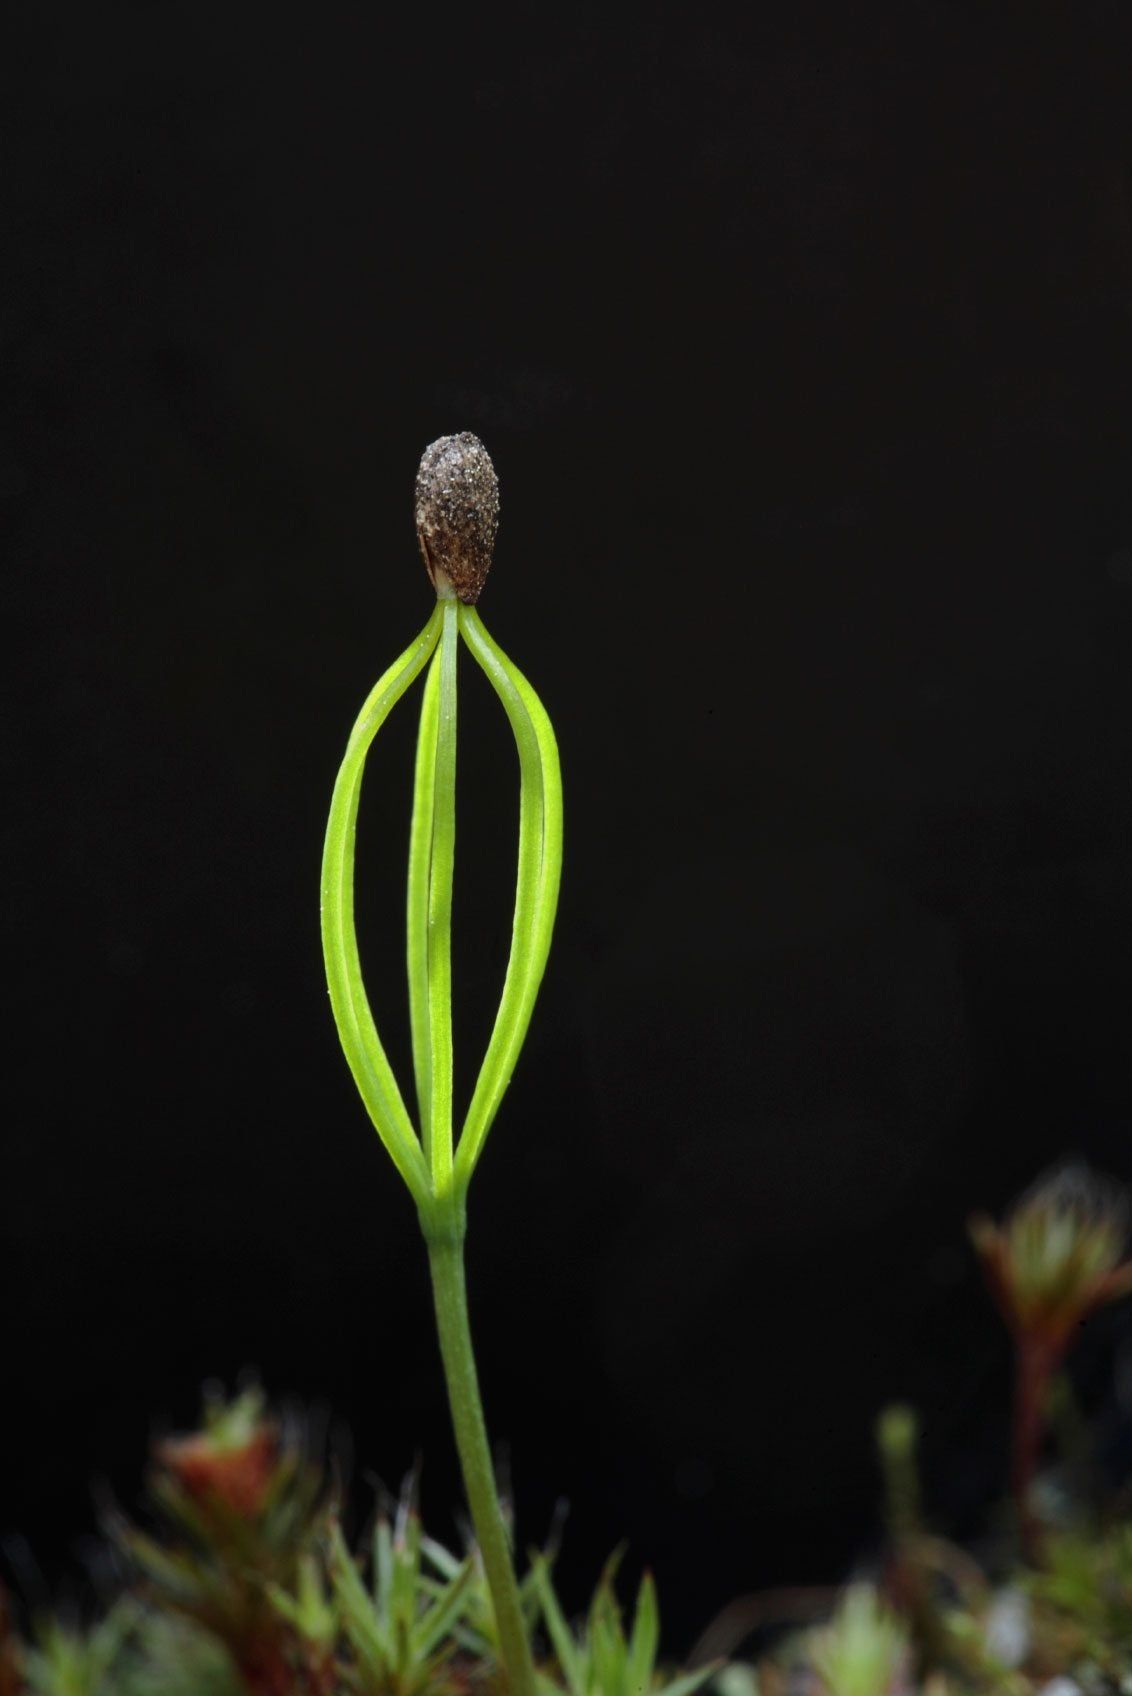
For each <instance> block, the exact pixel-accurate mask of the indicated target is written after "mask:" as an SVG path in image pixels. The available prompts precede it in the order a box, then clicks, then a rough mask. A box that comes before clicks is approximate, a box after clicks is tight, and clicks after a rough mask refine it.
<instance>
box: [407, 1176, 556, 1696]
mask: <svg viewBox="0 0 1132 1696" xmlns="http://www.w3.org/2000/svg"><path fill="white" fill-rule="evenodd" d="M454 1214H455V1209H454V1208H446V1209H443V1210H442V1209H439V1208H438V1209H435V1210H430V1216H429V1217H427V1218H423V1219H422V1223H423V1224H424V1229H425V1236H426V1239H427V1242H428V1260H429V1270H430V1271H431V1273H432V1293H433V1301H434V1304H435V1308H436V1328H437V1332H438V1334H439V1337H440V1353H441V1358H442V1360H443V1362H444V1377H445V1382H446V1384H447V1388H448V1404H449V1407H450V1408H451V1410H452V1427H453V1430H454V1432H455V1436H456V1448H457V1450H458V1452H459V1456H460V1467H461V1470H462V1472H463V1474H464V1489H465V1491H466V1492H467V1497H468V1507H469V1508H470V1510H471V1515H472V1524H473V1526H474V1527H475V1533H476V1541H477V1543H478V1544H479V1549H480V1554H481V1556H482V1558H483V1565H484V1572H485V1574H486V1577H487V1583H488V1588H489V1589H490V1591H491V1600H492V1605H493V1607H494V1609H495V1624H496V1629H497V1631H498V1633H499V1649H500V1654H501V1656H502V1659H503V1665H504V1668H505V1671H506V1674H507V1684H508V1692H509V1696H534V1690H535V1674H534V1664H533V1662H532V1660H531V1650H530V1644H529V1643H528V1641H527V1629H526V1625H525V1623H524V1620H523V1610H522V1607H521V1605H520V1602H519V1586H518V1584H517V1582H516V1579H515V1569H514V1566H513V1565H512V1561H511V1548H510V1543H509V1540H508V1536H507V1527H506V1525H505V1524H504V1520H503V1510H502V1508H501V1506H500V1503H499V1492H498V1491H497V1489H496V1486H495V1472H494V1469H493V1468H492V1464H491V1450H490V1448H489V1446H488V1441H487V1426H486V1424H485V1422H484V1416H483V1404H482V1402H481V1401H480V1392H479V1381H478V1379H477V1376H476V1362H475V1355H474V1354H473V1352H472V1333H471V1326H470V1323H469V1319H468V1291H467V1284H466V1280H465V1275H464V1224H463V1219H462V1217H461V1218H460V1219H459V1220H457V1219H456V1218H455V1217H453V1215H454ZM444 1215H446V1216H447V1218H446V1220H445V1222H444V1223H442V1217H443V1216H444Z"/></svg>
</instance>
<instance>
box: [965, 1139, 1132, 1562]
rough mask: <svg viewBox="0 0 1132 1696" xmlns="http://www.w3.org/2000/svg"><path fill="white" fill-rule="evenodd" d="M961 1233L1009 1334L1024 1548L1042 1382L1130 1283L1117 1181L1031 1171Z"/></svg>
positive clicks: (1030, 1529) (1030, 1520)
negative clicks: (998, 1219)
mask: <svg viewBox="0 0 1132 1696" xmlns="http://www.w3.org/2000/svg"><path fill="white" fill-rule="evenodd" d="M970 1232H971V1238H972V1240H973V1242H974V1245H975V1248H976V1250H977V1251H978V1254H979V1257H980V1259H981V1261H982V1265H983V1274H984V1276H985V1278H986V1281H987V1285H988V1287H989V1289H990V1292H991V1295H992V1296H993V1297H994V1300H995V1302H996V1304H997V1306H998V1308H999V1311H1000V1312H1001V1314H1002V1316H1003V1319H1004V1320H1005V1321H1006V1324H1007V1327H1008V1329H1009V1331H1010V1334H1011V1337H1012V1338H1013V1341H1014V1358H1015V1390H1014V1426H1013V1432H1012V1437H1011V1490H1012V1493H1013V1496H1014V1503H1015V1509H1016V1512H1017V1515H1018V1520H1019V1525H1020V1528H1021V1533H1022V1541H1023V1544H1024V1547H1025V1549H1026V1552H1027V1553H1028V1554H1029V1555H1030V1556H1031V1558H1036V1557H1037V1555H1038V1553H1039V1544H1040V1528H1039V1526H1038V1522H1037V1519H1036V1518H1035V1515H1034V1510H1033V1505H1032V1502H1031V1499H1030V1498H1031V1486H1032V1484H1033V1480H1034V1473H1035V1472H1036V1470H1037V1464H1038V1456H1039V1452H1040V1449H1041V1441H1042V1432H1043V1429H1044V1426H1045V1420H1046V1409H1047V1404H1048V1400H1049V1392H1050V1385H1051V1383H1052V1381H1053V1377H1054V1374H1055V1373H1056V1372H1057V1370H1058V1369H1059V1367H1060V1366H1061V1363H1062V1361H1063V1360H1064V1359H1065V1356H1066V1354H1067V1352H1068V1350H1069V1348H1070V1346H1071V1344H1072V1342H1073V1339H1074V1337H1075V1336H1076V1335H1077V1332H1078V1330H1079V1328H1080V1326H1081V1325H1082V1324H1083V1323H1084V1321H1085V1320H1086V1319H1087V1318H1088V1317H1089V1315H1090V1314H1091V1313H1094V1312H1096V1310H1097V1309H1098V1308H1099V1307H1104V1306H1105V1305H1106V1304H1107V1303H1109V1302H1113V1301H1119V1300H1120V1298H1121V1297H1122V1296H1125V1295H1128V1294H1129V1293H1130V1292H1132V1261H1129V1260H1127V1259H1125V1257H1124V1251H1125V1243H1126V1239H1127V1203H1126V1199H1125V1197H1124V1194H1123V1193H1122V1191H1121V1190H1120V1189H1119V1188H1118V1187H1117V1186H1116V1185H1114V1184H1111V1183H1108V1182H1106V1181H1105V1180H1104V1179H1102V1178H1099V1177H1098V1176H1097V1175H1096V1174H1095V1173H1094V1172H1091V1171H1089V1169H1088V1168H1087V1167H1085V1166H1083V1165H1067V1166H1063V1167H1060V1168H1058V1169H1057V1170H1056V1171H1054V1172H1052V1173H1049V1174H1047V1175H1046V1176H1045V1177H1043V1178H1040V1179H1039V1180H1038V1182H1037V1183H1035V1184H1034V1185H1033V1186H1032V1187H1031V1188H1030V1189H1029V1190H1027V1191H1026V1193H1025V1195H1023V1196H1022V1197H1021V1198H1020V1199H1019V1200H1018V1201H1017V1202H1016V1203H1015V1204H1014V1206H1013V1207H1012V1208H1011V1209H1010V1211H1009V1213H1008V1214H1007V1216H1006V1218H1005V1220H1004V1221H1003V1223H1002V1224H1001V1225H996V1224H995V1223H994V1222H993V1220H991V1219H988V1218H987V1217H986V1216H985V1215H983V1214H977V1215H976V1216H975V1217H974V1218H973V1219H972V1220H971V1223H970Z"/></svg>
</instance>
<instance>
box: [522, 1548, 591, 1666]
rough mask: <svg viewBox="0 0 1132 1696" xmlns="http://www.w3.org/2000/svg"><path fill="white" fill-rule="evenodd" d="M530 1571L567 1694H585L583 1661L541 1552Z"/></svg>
mask: <svg viewBox="0 0 1132 1696" xmlns="http://www.w3.org/2000/svg"><path fill="white" fill-rule="evenodd" d="M531 1570H532V1572H533V1573H534V1575H535V1588H536V1590H537V1591H538V1599H539V1603H540V1605H541V1608H542V1617H543V1623H544V1624H545V1626H546V1631H547V1636H548V1637H549V1638H550V1643H551V1647H552V1648H553V1650H554V1653H555V1656H556V1658H557V1661H558V1665H559V1667H560V1668H561V1671H562V1676H563V1678H564V1679H565V1680H566V1687H567V1689H568V1690H569V1691H570V1696H588V1691H587V1681H586V1676H585V1664H584V1661H583V1658H582V1656H581V1654H580V1653H579V1651H578V1645H577V1644H576V1643H575V1641H574V1634H573V1632H572V1631H571V1630H570V1627H569V1625H568V1624H567V1621H566V1616H565V1614H564V1613H563V1612H562V1609H561V1607H560V1606H559V1604H558V1597H557V1596H556V1595H555V1593H554V1585H553V1583H552V1582H551V1577H550V1569H549V1567H548V1566H547V1564H546V1561H545V1560H544V1558H543V1557H542V1556H541V1555H537V1556H536V1557H535V1560H534V1563H533V1565H532V1568H531Z"/></svg>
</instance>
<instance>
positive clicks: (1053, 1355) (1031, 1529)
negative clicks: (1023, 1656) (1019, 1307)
mask: <svg viewBox="0 0 1132 1696" xmlns="http://www.w3.org/2000/svg"><path fill="white" fill-rule="evenodd" d="M1015 1347H1016V1350H1017V1353H1016V1357H1015V1380H1014V1428H1013V1431H1012V1433H1011V1457H1010V1490H1011V1494H1012V1495H1013V1497H1014V1506H1015V1511H1016V1512H1017V1515H1018V1528H1019V1532H1020V1534H1021V1539H1022V1549H1023V1553H1024V1554H1025V1555H1026V1558H1027V1559H1028V1560H1030V1561H1032V1562H1034V1563H1035V1564H1037V1562H1039V1561H1040V1559H1041V1552H1042V1529H1041V1523H1040V1521H1039V1519H1038V1516H1037V1514H1036V1513H1035V1512H1034V1503H1033V1496H1032V1491H1033V1484H1034V1477H1035V1474H1036V1473H1037V1470H1038V1460H1039V1458H1040V1455H1041V1446H1042V1435H1043V1432H1044V1429H1045V1412H1046V1402H1047V1399H1048V1397H1049V1386H1050V1380H1051V1379H1052V1377H1053V1374H1054V1371H1055V1369H1056V1367H1057V1359H1058V1357H1057V1352H1056V1351H1055V1350H1053V1349H1051V1348H1050V1347H1049V1345H1048V1344H1047V1343H1046V1342H1045V1340H1044V1339H1042V1338H1033V1337H1027V1336H1025V1335H1020V1336H1019V1337H1018V1338H1017V1339H1016V1343H1015Z"/></svg>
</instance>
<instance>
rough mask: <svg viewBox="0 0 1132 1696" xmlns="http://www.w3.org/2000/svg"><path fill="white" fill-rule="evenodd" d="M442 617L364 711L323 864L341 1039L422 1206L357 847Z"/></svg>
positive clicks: (437, 614) (328, 955) (336, 797)
mask: <svg viewBox="0 0 1132 1696" xmlns="http://www.w3.org/2000/svg"><path fill="white" fill-rule="evenodd" d="M441 617H442V613H441V607H440V605H439V604H438V605H437V607H436V610H435V611H434V612H433V615H432V617H431V618H430V619H429V621H428V623H427V624H426V626H425V628H424V630H423V631H422V632H421V634H420V636H418V638H417V640H416V642H414V643H413V645H412V646H411V647H409V648H407V649H406V650H405V652H404V653H403V654H402V655H401V657H400V658H399V659H398V660H395V661H394V663H393V665H391V666H390V668H389V670H388V671H387V672H386V673H385V674H384V676H383V677H381V678H380V679H379V681H378V683H377V684H376V686H375V687H374V689H373V690H372V691H371V693H370V695H369V698H368V700H367V701H366V703H365V706H364V707H363V708H362V711H361V714H360V715H359V717H358V720H357V722H356V724H355V725H354V728H353V730H352V732H351V734H350V740H349V742H348V744H347V747H346V753H345V756H344V758H343V760H342V765H341V767H340V769H339V772H338V777H337V780H336V782H335V785H334V794H333V796H332V798H331V802H330V816H329V819H328V820H327V826H326V844H325V848H324V850H323V860H322V946H323V956H324V959H325V962H326V981H327V985H328V988H329V990H330V1005H331V1009H332V1010H333V1013H334V1019H335V1023H336V1024H337V1026H338V1035H339V1038H340V1040H341V1043H342V1048H343V1051H344V1052H345V1055H346V1060H347V1062H348V1064H349V1067H350V1070H351V1072H352V1073H353V1076H354V1082H355V1083H356V1084H357V1086H358V1091H359V1093H360V1095H361V1097H362V1100H363V1102H364V1103H365V1106H366V1110H367V1111H368V1113H369V1116H370V1118H371V1119H372V1120H373V1124H374V1127H375V1129H376V1131H377V1134H378V1136H379V1137H380V1138H381V1140H382V1142H383V1143H384V1144H385V1147H386V1149H387V1150H388V1152H389V1155H390V1158H391V1159H392V1160H393V1163H394V1165H395V1166H396V1167H397V1170H398V1171H399V1172H400V1174H401V1176H402V1178H403V1179H404V1180H405V1183H406V1184H407V1185H408V1187H409V1189H410V1191H411V1192H412V1194H413V1197H414V1199H415V1200H416V1201H417V1202H418V1204H421V1203H423V1202H425V1201H426V1200H427V1198H428V1194H429V1184H428V1169H427V1167H426V1165H425V1160H424V1155H423V1154H422V1152H421V1147H420V1143H419V1142H418V1141H417V1138H416V1135H415V1133H414V1131H413V1127H412V1122H411V1120H410V1119H409V1115H408V1113H407V1112H406V1110H405V1104H404V1102H403V1100H402V1099H401V1092H400V1090H399V1089H398V1087H397V1082H396V1079H395V1078H394V1076H393V1072H392V1069H391V1068H390V1065H389V1061H388V1060H387V1059H386V1056H385V1050H384V1048H383V1047H382V1045H381V1039H380V1038H379V1036H378V1034H377V1029H376V1026H375V1025H374V1022H373V1014H372V1013H371V1012H370V1007H369V1002H368V1000H367V998H366V992H365V986H364V984H363V982H362V970H361V962H360V960H359V958H358V938H357V932H356V929H355V924H354V844H355V838H356V833H357V820H358V801H359V798H360V796H361V786H362V774H363V770H364V767H365V760H366V755H367V753H368V752H369V748H370V744H371V743H372V741H373V739H374V737H375V736H376V735H377V732H378V731H379V730H380V728H381V726H382V725H383V724H384V722H385V720H386V718H387V717H388V716H389V713H390V711H391V710H392V708H393V707H394V705H395V704H396V702H397V701H399V700H400V698H401V696H402V695H403V694H404V693H405V690H406V689H407V688H408V687H409V685H410V683H412V681H413V679H414V678H415V677H416V676H417V674H418V673H419V672H420V671H421V669H422V667H423V666H424V664H425V662H426V661H427V659H428V657H429V655H430V654H431V653H432V651H433V649H434V647H435V646H436V643H437V640H438V638H439V635H440V627H441Z"/></svg>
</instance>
